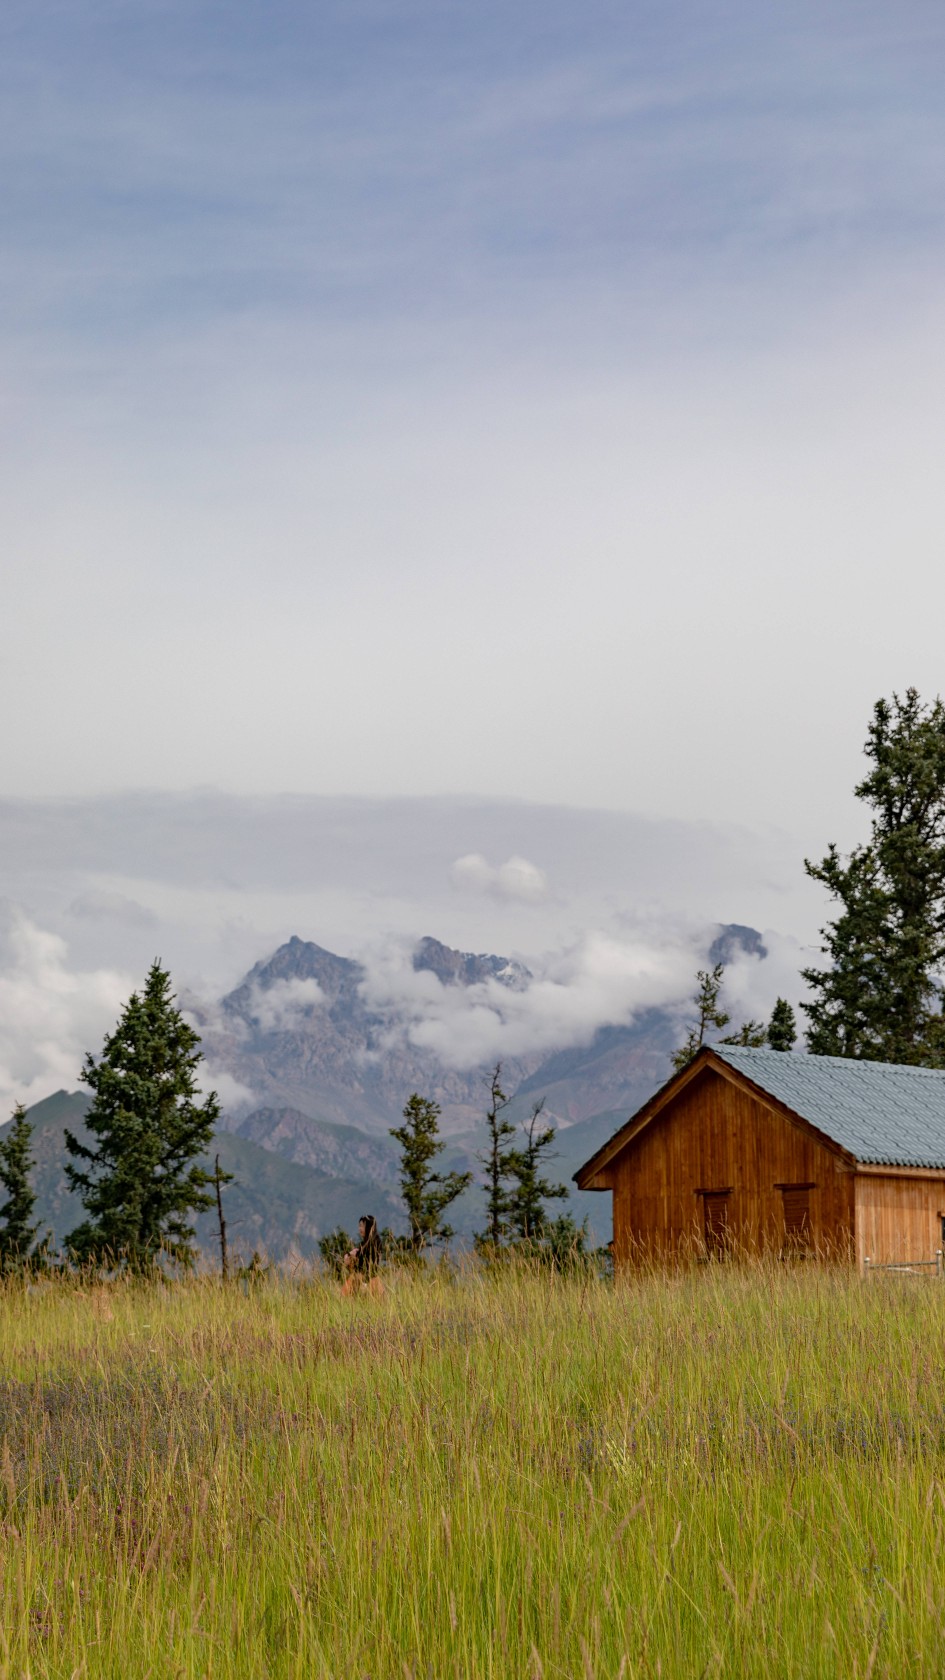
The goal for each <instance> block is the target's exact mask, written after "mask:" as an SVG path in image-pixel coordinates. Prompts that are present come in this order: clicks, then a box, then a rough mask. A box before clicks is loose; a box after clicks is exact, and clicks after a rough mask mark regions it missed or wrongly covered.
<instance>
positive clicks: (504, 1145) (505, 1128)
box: [476, 1062, 516, 1250]
mask: <svg viewBox="0 0 945 1680" xmlns="http://www.w3.org/2000/svg"><path fill="white" fill-rule="evenodd" d="M510 1101H511V1098H510V1097H507V1096H506V1094H505V1092H504V1091H503V1089H502V1063H501V1062H497V1063H496V1065H495V1067H494V1069H493V1071H492V1073H491V1075H490V1077H489V1107H488V1109H487V1110H486V1126H487V1128H488V1143H487V1146H486V1148H485V1149H484V1150H483V1152H482V1154H481V1155H480V1156H479V1160H480V1162H481V1164H482V1166H483V1167H484V1168H485V1172H486V1214H487V1218H488V1223H487V1225H486V1229H485V1230H484V1231H481V1232H480V1233H479V1235H478V1236H477V1238H476V1241H477V1243H478V1244H479V1245H480V1247H481V1248H487V1249H493V1250H494V1249H497V1248H500V1247H501V1245H502V1242H503V1239H504V1238H505V1237H506V1236H507V1235H508V1232H509V1213H510V1211H511V1207H512V1196H511V1193H510V1191H509V1188H508V1186H509V1182H510V1180H511V1179H512V1177H513V1176H514V1171H515V1161H516V1155H515V1150H514V1149H513V1148H512V1147H511V1145H510V1141H509V1140H510V1139H511V1138H514V1136H515V1127H514V1126H513V1125H512V1123H511V1121H509V1120H507V1119H506V1118H505V1110H506V1109H507V1108H508V1106H509V1103H510Z"/></svg>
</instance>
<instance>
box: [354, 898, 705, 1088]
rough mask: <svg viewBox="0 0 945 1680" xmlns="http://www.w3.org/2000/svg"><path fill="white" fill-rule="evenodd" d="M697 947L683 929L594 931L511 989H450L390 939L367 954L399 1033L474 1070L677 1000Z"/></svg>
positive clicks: (372, 995)
mask: <svg viewBox="0 0 945 1680" xmlns="http://www.w3.org/2000/svg"><path fill="white" fill-rule="evenodd" d="M696 954H697V946H696V942H695V940H694V938H693V936H692V934H691V933H689V934H686V933H685V931H682V930H678V929H666V930H664V933H663V936H662V938H661V939H659V940H658V941H657V940H655V939H652V938H647V937H642V936H641V937H639V938H634V937H632V936H628V937H626V938H623V939H621V938H617V937H614V936H613V935H610V934H606V933H603V932H600V931H592V932H589V933H587V934H585V935H584V936H583V937H582V938H581V939H580V940H579V941H578V942H577V943H576V944H575V945H574V946H572V947H571V948H570V949H568V950H566V951H563V952H560V953H558V954H556V955H554V956H551V957H549V958H547V959H545V961H544V962H543V963H542V964H541V965H540V967H539V969H538V972H537V973H535V976H534V978H533V980H532V981H531V983H530V984H529V985H528V986H526V987H524V988H523V989H522V990H511V989H510V988H509V987H507V986H504V985H502V983H501V982H500V981H499V980H495V979H489V980H485V981H482V982H479V983H477V984H476V985H472V986H443V985H442V984H441V982H440V981H439V980H438V979H437V977H436V975H434V974H431V973H429V972H427V971H421V972H419V973H418V972H417V971H415V970H414V969H413V967H412V965H411V962H410V956H409V952H408V951H406V950H405V948H404V947H403V946H401V945H395V944H390V945H388V946H386V947H385V948H383V949H382V950H381V951H379V952H375V953H373V954H370V953H369V954H367V955H366V956H365V958H364V961H365V968H366V977H365V980H364V983H363V986H362V991H363V993H364V996H365V1000H366V1001H367V1003H368V1004H369V1006H370V1007H371V1008H372V1009H374V1010H376V1011H377V1013H378V1014H379V1015H381V1016H382V1017H383V1018H385V1019H386V1020H387V1022H388V1024H389V1031H390V1035H391V1037H393V1038H396V1036H397V1035H398V1034H403V1035H404V1036H405V1037H406V1038H407V1039H408V1040H409V1041H410V1043H411V1044H413V1045H415V1046H416V1047H417V1048H418V1049H425V1050H429V1051H430V1052H432V1054H433V1055H435V1056H436V1057H437V1059H438V1060H439V1061H440V1062H442V1063H443V1064H444V1065H446V1066H447V1067H454V1068H470V1067H477V1066H479V1065H482V1064H484V1063H488V1062H490V1061H493V1060H502V1059H504V1058H508V1057H519V1056H528V1055H531V1054H536V1053H542V1054H544V1053H547V1052H550V1051H553V1050H560V1049H564V1048H565V1047H567V1046H569V1045H574V1044H580V1043H588V1042H589V1041H590V1040H591V1039H592V1038H593V1036H594V1034H595V1032H597V1030H598V1028H600V1027H603V1026H613V1025H627V1024H629V1022H631V1021H632V1019H633V1017H634V1015H635V1013H636V1012H637V1011H638V1010H640V1009H644V1008H650V1007H653V1006H658V1005H669V1004H673V1003H675V1002H676V1001H677V1000H678V999H679V998H680V997H681V996H682V995H683V994H684V992H685V991H686V990H687V989H688V987H689V983H690V981H691V977H692V972H693V967H694V963H695V960H696Z"/></svg>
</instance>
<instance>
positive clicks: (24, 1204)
mask: <svg viewBox="0 0 945 1680" xmlns="http://www.w3.org/2000/svg"><path fill="white" fill-rule="evenodd" d="M32 1137H33V1128H32V1126H31V1125H30V1122H29V1121H28V1120H27V1118H26V1109H25V1108H24V1107H23V1104H22V1103H17V1105H16V1107H15V1108H14V1110H13V1119H12V1121H11V1123H10V1127H9V1130H8V1131H7V1133H6V1136H5V1137H3V1138H0V1184H2V1185H3V1188H4V1190H5V1191H6V1193H7V1199H6V1201H5V1202H4V1204H3V1206H2V1207H0V1220H2V1221H3V1224H2V1225H0V1270H2V1271H4V1272H8V1271H16V1270H18V1269H19V1268H20V1267H22V1266H26V1265H28V1264H29V1261H30V1259H31V1258H34V1257H35V1256H33V1255H31V1250H32V1247H33V1244H34V1242H35V1241H36V1233H37V1231H38V1230H39V1226H38V1225H32V1224H31V1223H30V1221H31V1219H32V1217H33V1209H34V1207H35V1206H36V1192H35V1191H34V1190H33V1188H32V1185H31V1184H30V1173H31V1172H32V1168H33V1157H32V1152H31V1149H30V1143H31V1141H32Z"/></svg>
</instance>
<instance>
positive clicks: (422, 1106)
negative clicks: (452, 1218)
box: [390, 1091, 472, 1255]
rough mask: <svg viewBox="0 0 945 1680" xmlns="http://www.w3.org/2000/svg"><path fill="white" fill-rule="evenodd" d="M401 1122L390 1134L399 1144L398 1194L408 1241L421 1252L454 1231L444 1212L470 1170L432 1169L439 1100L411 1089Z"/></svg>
mask: <svg viewBox="0 0 945 1680" xmlns="http://www.w3.org/2000/svg"><path fill="white" fill-rule="evenodd" d="M403 1112H404V1124H403V1125H402V1126H392V1127H391V1128H390V1135H391V1137H392V1138H394V1139H395V1141H396V1142H397V1143H399V1144H400V1151H401V1154H400V1194H401V1196H402V1198H403V1201H404V1205H405V1207H406V1209H407V1217H408V1219H409V1220H410V1235H409V1237H408V1239H407V1240H408V1244H409V1246H410V1248H411V1249H412V1251H413V1253H414V1254H416V1255H420V1254H422V1253H423V1251H424V1249H426V1248H431V1247H432V1246H433V1245H434V1244H435V1243H439V1242H448V1241H449V1239H450V1237H451V1236H452V1235H453V1232H452V1229H451V1227H450V1226H449V1225H447V1224H445V1223H444V1220H443V1214H444V1213H445V1211H446V1209H447V1208H448V1207H449V1205H450V1203H451V1202H455V1200H456V1198H457V1196H461V1195H462V1193H463V1191H464V1190H465V1189H466V1187H467V1185H468V1184H470V1183H471V1182H472V1173H469V1172H451V1173H436V1172H433V1171H431V1167H430V1163H431V1162H432V1161H434V1160H435V1159H436V1157H437V1155H439V1153H440V1151H441V1150H442V1149H443V1148H444V1144H443V1140H442V1138H441V1137H440V1128H439V1118H440V1107H439V1104H438V1103H435V1102H431V1101H430V1100H429V1098H427V1097H421V1096H419V1095H418V1094H417V1092H416V1091H414V1093H413V1095H412V1096H411V1097H410V1098H409V1099H408V1101H407V1104H406V1106H405V1108H404V1111H403Z"/></svg>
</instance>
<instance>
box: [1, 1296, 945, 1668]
mask: <svg viewBox="0 0 945 1680" xmlns="http://www.w3.org/2000/svg"><path fill="white" fill-rule="evenodd" d="M0 1324H2V1330H0V1336H2V1352H3V1363H2V1379H0V1431H2V1435H3V1442H2V1449H0V1514H2V1536H3V1547H2V1568H0V1583H2V1584H0V1590H2V1593H3V1599H4V1603H3V1615H2V1623H0V1676H2V1677H3V1680H7V1677H9V1680H14V1677H15V1680H21V1677H24V1676H30V1677H39V1676H55V1677H56V1680H60V1677H62V1680H68V1677H71V1676H76V1677H78V1676H83V1677H97V1676H109V1677H112V1676H113V1677H114V1680H143V1677H144V1676H146V1675H150V1676H154V1677H156V1680H157V1677H160V1680H164V1677H168V1680H170V1677H172V1676H174V1677H176V1676H181V1677H185V1676H186V1677H187V1680H197V1677H201V1680H202V1677H204V1676H215V1677H218V1680H224V1677H231V1676H240V1677H241V1680H242V1677H245V1680H263V1677H266V1676H273V1677H275V1676H278V1677H280V1680H281V1677H283V1676H286V1677H288V1676H293V1677H296V1676H297V1677H299V1680H302V1677H305V1680H311V1677H329V1676H330V1677H331V1680H367V1677H370V1680H387V1677H388V1676H391V1677H396V1680H405V1677H407V1676H410V1677H413V1680H421V1677H422V1680H427V1677H432V1680H440V1677H442V1680H449V1677H452V1676H463V1677H467V1676H468V1677H479V1676H483V1677H486V1676H488V1677H495V1680H516V1677H519V1676H522V1677H538V1676H545V1677H547V1680H552V1677H553V1676H569V1677H570V1676H575V1677H577V1680H590V1677H592V1676H593V1677H596V1680H604V1677H611V1676H612V1677H616V1676H624V1677H625V1680H630V1677H631V1676H633V1677H636V1676H653V1677H656V1676H661V1677H664V1680H670V1677H677V1676H678V1677H682V1676H685V1677H686V1680H695V1677H698V1676H716V1675H732V1676H735V1675H738V1676H750V1677H754V1676H765V1677H779V1676H791V1677H794V1676H796V1677H798V1680H801V1677H803V1680H815V1677H819V1676H823V1677H828V1676H829V1677H831V1680H833V1677H836V1676H847V1675H849V1676H860V1677H864V1680H865V1677H866V1676H873V1677H878V1676H881V1675H883V1676H885V1675H888V1676H895V1677H897V1680H901V1677H902V1676H906V1675H921V1676H923V1677H925V1680H928V1677H934V1676H939V1675H941V1674H943V1673H945V1546H943V1541H945V1289H943V1287H942V1285H941V1284H936V1283H934V1282H929V1281H920V1280H913V1279H909V1278H904V1277H891V1278H882V1277H878V1278H872V1279H870V1280H869V1281H868V1282H864V1281H863V1280H861V1279H858V1278H856V1277H855V1276H852V1275H850V1274H846V1273H841V1272H836V1271H835V1272H831V1271H829V1270H820V1269H818V1268H815V1267H811V1268H808V1269H806V1270H799V1271H798V1272H796V1273H795V1272H791V1271H789V1270H785V1269H784V1268H781V1269H777V1268H775V1267H771V1268H769V1269H764V1268H757V1269H746V1270H741V1269H736V1268H724V1267H720V1268H712V1269H711V1270H707V1271H702V1272H697V1273H695V1274H693V1273H690V1274H688V1275H685V1276H679V1277H651V1278H647V1279H645V1280H643V1281H641V1282H638V1283H635V1284H633V1285H631V1286H629V1287H623V1288H618V1289H617V1290H613V1289H612V1288H609V1287H607V1286H606V1285H604V1284H599V1283H596V1282H594V1283H590V1284H587V1285H582V1284H581V1283H580V1282H570V1281H561V1280H557V1281H556V1280H554V1279H548V1278H534V1277H528V1276H519V1277H510V1278H506V1279H502V1280H499V1281H497V1282H490V1281H488V1280H483V1279H482V1278H481V1277H479V1278H477V1277H476V1276H475V1275H473V1274H470V1275H460V1276H458V1277H455V1278H453V1279H452V1280H450V1279H445V1278H430V1279H427V1280H421V1281H419V1282H410V1281H407V1280H405V1281H403V1282H402V1283H400V1284H399V1286H395V1287H393V1288H391V1289H390V1290H389V1292H388V1294H387V1296H386V1297H385V1299H384V1300H383V1301H379V1302H375V1301H369V1300H363V1299H362V1300H356V1301H352V1302H348V1301H343V1300H341V1299H340V1298H339V1295H338V1293H337V1290H335V1289H333V1288H331V1287H330V1286H329V1285H327V1284H323V1283H304V1282H303V1283H300V1282H294V1283H293V1282H282V1283H268V1282H267V1283H264V1284H263V1285H261V1286H259V1287H257V1288H255V1289H252V1290H251V1291H250V1292H249V1293H244V1292H243V1290H242V1289H241V1288H240V1287H239V1286H238V1285H237V1286H230V1287H228V1288H227V1289H223V1288H222V1287H221V1286H220V1285H219V1284H217V1283H211V1282H209V1281H204V1282H200V1281H196V1282H194V1283H191V1284H186V1285H179V1286H173V1287H165V1286H160V1285H158V1286H152V1285H149V1286H139V1287H134V1286H123V1287H115V1288H106V1287H99V1288H90V1289H85V1290H82V1291H80V1290H78V1289H70V1288H63V1287H61V1286H54V1287H48V1288H45V1289H44V1288H40V1289H38V1290H32V1291H29V1292H27V1291H25V1290H24V1289H23V1288H22V1286H21V1287H18V1288H16V1287H11V1288H10V1289H9V1290H8V1291H7V1293H6V1294H5V1295H4V1296H3V1298H2V1299H0Z"/></svg>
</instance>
